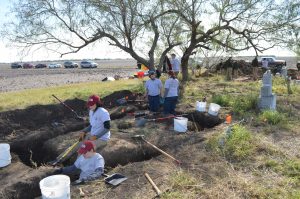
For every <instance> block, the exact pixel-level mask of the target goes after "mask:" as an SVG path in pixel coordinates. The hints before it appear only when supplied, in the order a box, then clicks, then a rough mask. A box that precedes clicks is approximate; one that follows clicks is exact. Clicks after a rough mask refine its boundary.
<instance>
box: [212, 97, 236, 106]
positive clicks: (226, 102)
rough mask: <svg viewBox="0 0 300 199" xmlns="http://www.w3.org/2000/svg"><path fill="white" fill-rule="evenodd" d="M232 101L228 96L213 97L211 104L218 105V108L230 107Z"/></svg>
mask: <svg viewBox="0 0 300 199" xmlns="http://www.w3.org/2000/svg"><path fill="white" fill-rule="evenodd" d="M231 101H232V98H231V96H229V95H213V96H212V102H213V103H216V104H219V105H220V106H230V103H231Z"/></svg>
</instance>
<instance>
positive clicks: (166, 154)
mask: <svg viewBox="0 0 300 199" xmlns="http://www.w3.org/2000/svg"><path fill="white" fill-rule="evenodd" d="M142 139H143V140H144V142H146V143H147V144H149V145H150V146H152V147H153V148H154V149H156V150H157V151H159V152H161V153H162V154H163V155H165V156H167V157H169V158H171V159H172V160H174V161H175V162H176V163H177V164H181V162H180V161H179V160H177V159H176V158H174V157H173V156H171V155H170V154H168V153H167V152H165V151H163V150H161V149H160V148H158V147H157V146H155V145H154V144H152V143H150V142H148V141H147V140H145V139H144V138H142Z"/></svg>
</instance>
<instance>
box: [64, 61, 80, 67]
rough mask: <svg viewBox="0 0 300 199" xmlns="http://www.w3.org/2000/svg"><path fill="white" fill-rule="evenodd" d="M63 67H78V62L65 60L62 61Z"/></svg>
mask: <svg viewBox="0 0 300 199" xmlns="http://www.w3.org/2000/svg"><path fill="white" fill-rule="evenodd" d="M64 67H65V68H77V67H78V64H77V63H75V62H72V61H66V62H65V63H64Z"/></svg>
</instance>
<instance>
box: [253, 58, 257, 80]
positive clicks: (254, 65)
mask: <svg viewBox="0 0 300 199" xmlns="http://www.w3.org/2000/svg"><path fill="white" fill-rule="evenodd" d="M257 73H258V60H257V56H255V58H254V59H253V60H252V75H253V80H257V78H258V74H257Z"/></svg>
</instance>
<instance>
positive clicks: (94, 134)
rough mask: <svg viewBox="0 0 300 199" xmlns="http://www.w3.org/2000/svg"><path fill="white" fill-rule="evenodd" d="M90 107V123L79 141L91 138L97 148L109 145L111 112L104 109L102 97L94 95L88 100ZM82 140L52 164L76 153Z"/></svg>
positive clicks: (52, 163)
mask: <svg viewBox="0 0 300 199" xmlns="http://www.w3.org/2000/svg"><path fill="white" fill-rule="evenodd" d="M87 106H88V107H89V122H90V125H89V126H88V127H86V128H85V129H83V130H82V132H81V133H80V135H79V141H84V140H91V141H92V142H93V144H94V147H95V149H101V148H104V147H105V146H106V145H107V141H108V140H109V139H110V131H109V129H110V115H109V112H108V111H107V110H106V109H104V108H103V107H102V106H103V104H102V102H101V100H100V97H99V96H97V95H92V96H90V97H89V99H88V101H87ZM81 144H82V142H78V144H77V145H76V146H74V147H73V149H72V150H71V151H68V154H67V155H65V153H66V151H64V152H63V153H61V154H60V155H59V156H58V157H57V158H56V160H54V161H51V162H49V164H51V165H56V164H58V163H61V162H64V161H65V160H67V159H69V158H70V157H71V156H73V155H74V153H76V151H77V150H78V148H79V147H80V146H81ZM67 150H68V149H67Z"/></svg>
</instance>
